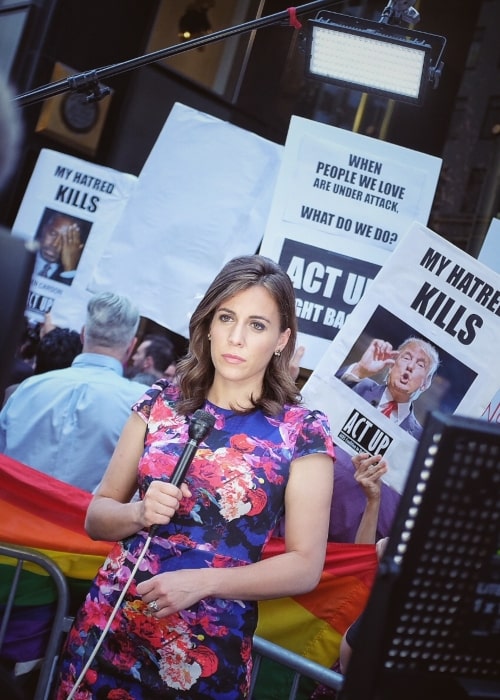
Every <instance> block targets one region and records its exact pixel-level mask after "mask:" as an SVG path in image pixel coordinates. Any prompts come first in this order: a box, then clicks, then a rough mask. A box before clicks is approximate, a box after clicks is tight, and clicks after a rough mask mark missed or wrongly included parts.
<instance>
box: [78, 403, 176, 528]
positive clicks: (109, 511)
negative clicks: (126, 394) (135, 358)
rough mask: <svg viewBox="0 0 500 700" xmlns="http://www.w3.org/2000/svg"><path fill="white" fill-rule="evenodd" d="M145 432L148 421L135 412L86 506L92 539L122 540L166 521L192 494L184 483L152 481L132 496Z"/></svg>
mask: <svg viewBox="0 0 500 700" xmlns="http://www.w3.org/2000/svg"><path fill="white" fill-rule="evenodd" d="M145 433H146V424H145V422H144V421H143V420H142V418H140V417H139V416H138V415H137V414H136V413H132V414H131V416H130V418H129V419H128V421H127V423H126V424H125V427H124V429H123V431H122V434H121V436H120V439H119V440H118V443H117V445H116V449H115V451H114V453H113V456H112V457H111V461H110V463H109V465H108V468H107V470H106V472H105V474H104V476H103V479H102V481H101V483H100V485H99V487H98V489H97V490H96V492H95V495H94V497H93V499H92V501H91V502H90V505H89V508H88V510H87V517H86V519H85V528H86V530H87V533H88V534H89V536H90V537H92V538H93V539H102V540H113V541H114V540H120V539H123V538H124V537H128V536H129V535H132V534H134V533H135V532H138V531H139V530H142V529H143V528H148V527H150V526H151V525H164V524H166V523H168V522H170V520H171V518H172V517H173V516H174V514H175V512H176V511H177V509H178V507H179V502H180V500H181V498H182V497H183V495H186V496H189V495H190V492H189V490H188V488H187V485H185V484H183V485H182V489H180V488H178V487H177V486H173V485H172V484H170V483H168V482H163V481H153V482H151V484H150V486H149V488H148V490H147V492H146V494H145V496H144V499H143V500H134V501H131V500H130V499H131V498H132V496H133V495H134V493H135V492H136V489H137V466H138V464H139V460H140V458H141V455H142V453H143V450H144V436H145Z"/></svg>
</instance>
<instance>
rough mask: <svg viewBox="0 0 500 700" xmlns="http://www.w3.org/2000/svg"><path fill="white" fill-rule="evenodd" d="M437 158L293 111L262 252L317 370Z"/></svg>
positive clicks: (428, 197) (432, 182) (407, 220)
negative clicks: (291, 291)
mask: <svg viewBox="0 0 500 700" xmlns="http://www.w3.org/2000/svg"><path fill="white" fill-rule="evenodd" d="M440 167H441V160H440V159H438V158H435V157H433V156H429V155H426V154H422V153H418V152H415V151H411V150H408V149H405V148H402V147H399V146H395V145H393V144H390V143H386V142H383V141H380V140H377V139H373V138H370V137H368V136H364V135H360V134H355V133H352V132H349V131H346V130H344V129H338V128H336V127H332V126H328V125H325V124H320V123H318V122H313V121H309V120H306V119H302V118H299V117H292V120H291V123H290V129H289V132H288V136H287V141H286V145H285V151H284V154H283V159H282V163H281V168H280V172H279V175H278V181H277V184H276V188H275V192H274V198H273V203H272V207H271V212H270V216H269V218H268V223H267V227H266V232H265V235H264V239H263V242H262V245H261V248H260V252H261V253H262V254H263V255H267V256H269V257H271V258H273V259H274V260H276V261H277V262H279V263H280V265H281V266H282V267H283V268H284V269H285V270H286V271H287V272H288V274H289V275H290V277H291V279H292V281H293V285H294V288H295V293H296V305H297V314H298V317H299V331H300V333H299V343H300V344H302V345H304V346H305V348H306V353H305V355H304V366H305V367H307V368H309V369H313V368H314V367H315V365H316V363H317V362H318V360H319V359H320V357H321V356H322V354H323V353H324V352H325V350H326V349H327V347H328V344H329V342H330V341H331V340H333V338H334V337H335V335H336V334H337V333H338V332H339V330H340V329H341V328H342V327H343V325H344V324H345V323H346V321H347V319H348V317H349V315H350V313H351V312H352V311H353V309H354V308H355V306H356V304H357V303H358V302H359V301H360V299H361V298H362V296H363V295H364V293H365V292H366V290H367V289H368V287H369V286H370V284H371V282H372V281H373V279H374V278H375V276H376V275H377V273H378V271H379V270H380V267H381V266H382V265H383V264H384V262H385V260H387V258H388V257H389V255H390V254H391V253H392V251H393V250H394V249H395V248H396V246H397V245H398V244H399V242H400V241H401V239H402V238H403V236H404V234H405V232H406V231H407V229H408V227H409V226H410V225H411V223H412V222H413V221H420V222H423V223H426V222H427V219H428V216H429V212H430V208H431V205H432V200H433V197H434V192H435V187H436V183H437V179H438V176H439V170H440Z"/></svg>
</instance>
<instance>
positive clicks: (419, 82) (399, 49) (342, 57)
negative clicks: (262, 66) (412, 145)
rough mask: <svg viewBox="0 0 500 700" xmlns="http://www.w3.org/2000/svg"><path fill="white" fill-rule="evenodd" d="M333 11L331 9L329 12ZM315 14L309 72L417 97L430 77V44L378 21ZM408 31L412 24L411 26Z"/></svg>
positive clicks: (376, 90)
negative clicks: (348, 21)
mask: <svg viewBox="0 0 500 700" xmlns="http://www.w3.org/2000/svg"><path fill="white" fill-rule="evenodd" d="M331 14H333V13H331ZM352 19H353V26H352V27H349V26H344V25H342V26H341V25H338V24H335V23H331V22H324V21H321V20H311V21H310V23H311V25H312V28H311V32H310V37H309V59H310V63H309V74H310V76H311V77H313V78H316V79H319V80H325V81H328V82H332V83H336V84H338V85H341V86H343V87H349V88H352V89H357V90H361V91H362V92H373V93H377V94H380V95H386V96H387V97H391V98H393V99H396V100H402V101H406V102H413V103H419V102H421V100H422V97H423V94H424V88H425V84H426V83H427V82H428V81H429V64H430V52H431V46H430V45H429V44H427V43H425V42H424V41H421V40H420V41H417V40H415V39H412V38H411V37H410V36H405V35H403V34H402V33H401V30H400V28H396V31H394V35H392V33H393V29H394V28H392V27H391V28H387V26H386V25H382V26H381V25H379V24H377V23H375V22H367V21H365V23H364V24H365V25H367V28H364V27H363V26H362V25H360V21H359V20H356V18H352ZM408 31H409V30H408Z"/></svg>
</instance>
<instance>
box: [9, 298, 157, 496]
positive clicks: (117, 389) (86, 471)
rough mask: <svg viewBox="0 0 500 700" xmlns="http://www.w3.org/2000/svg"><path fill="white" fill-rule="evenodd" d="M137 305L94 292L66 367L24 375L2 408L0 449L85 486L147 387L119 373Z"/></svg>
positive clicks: (93, 480) (93, 482)
mask: <svg viewBox="0 0 500 700" xmlns="http://www.w3.org/2000/svg"><path fill="white" fill-rule="evenodd" d="M139 320H140V318H139V311H138V310H137V308H136V307H135V306H134V305H133V304H132V303H131V301H130V300H129V299H127V298H126V297H124V296H119V295H118V294H113V293H111V292H103V293H101V294H97V295H95V296H93V297H91V299H90V301H89V303H88V306H87V316H86V319H85V325H84V326H83V329H82V341H83V349H82V353H81V354H80V355H77V357H76V358H75V359H74V360H73V363H72V364H71V367H67V368H65V369H57V370H53V371H50V372H45V373H43V374H39V375H36V376H33V377H29V378H28V379H25V380H24V381H23V382H22V383H21V384H20V385H19V387H18V388H17V389H16V391H15V392H14V393H13V394H12V395H11V397H10V398H9V399H8V401H7V402H6V403H5V405H4V407H3V409H2V411H1V412H0V452H3V453H4V454H6V455H8V456H9V457H12V458H13V459H16V460H17V461H19V462H23V463H24V464H27V465H29V466H30V467H33V468H34V469H38V470H39V471H42V472H45V473H46V474H50V475H51V476H53V477H55V478H56V479H59V480H60V481H64V482H66V483H68V484H73V485H74V486H78V487H79V488H82V489H85V490H86V491H93V490H94V489H95V487H96V486H97V485H98V484H99V482H100V480H101V478H102V475H103V473H104V471H105V469H106V467H107V466H108V462H109V460H110V458H111V455H112V453H113V450H114V448H115V445H116V442H117V441H118V438H119V436H120V433H121V431H122V428H123V426H124V424H125V421H126V420H127V418H128V417H129V415H130V409H131V406H132V404H133V403H135V402H136V401H137V400H138V399H139V398H140V397H141V396H142V395H143V393H144V391H145V386H144V384H140V383H139V382H134V381H131V380H130V379H127V378H125V377H124V376H123V374H124V367H125V365H126V363H127V362H128V359H129V357H130V355H131V353H132V352H133V349H134V346H135V343H136V340H137V338H136V333H137V329H138V326H139Z"/></svg>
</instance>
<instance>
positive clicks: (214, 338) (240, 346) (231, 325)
mask: <svg viewBox="0 0 500 700" xmlns="http://www.w3.org/2000/svg"><path fill="white" fill-rule="evenodd" d="M210 336H211V352H212V361H213V363H214V367H215V376H216V378H219V379H220V378H223V379H226V380H229V381H233V382H239V383H241V384H242V385H245V384H248V385H249V387H250V393H253V394H254V395H255V394H256V393H257V394H258V393H259V392H260V390H261V388H262V381H263V378H264V373H265V371H266V368H267V365H268V364H269V362H270V360H271V358H272V356H273V354H274V353H275V351H276V350H283V348H284V347H285V345H286V344H287V342H288V338H289V337H290V329H289V328H287V329H286V330H285V331H281V329H280V316H279V310H278V306H277V304H276V302H275V301H274V299H273V297H272V296H271V294H270V293H269V292H268V291H267V289H266V288H265V287H262V286H260V285H256V286H254V287H250V288H249V289H246V290H244V291H242V292H238V293H237V294H235V295H234V296H232V297H230V298H229V299H226V300H225V301H224V302H223V303H222V304H221V305H220V306H219V307H218V308H217V309H216V311H215V314H214V317H213V319H212V323H211V326H210Z"/></svg>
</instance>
